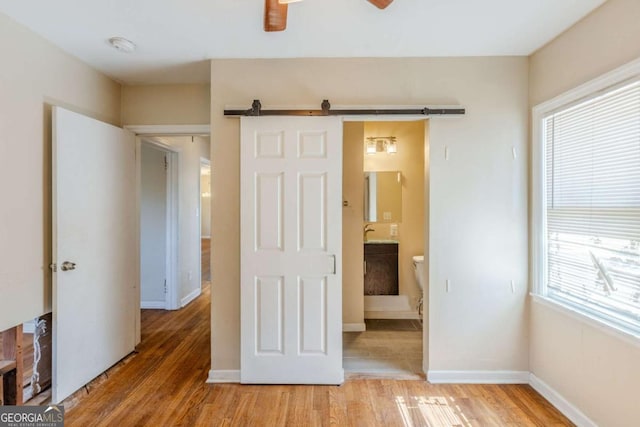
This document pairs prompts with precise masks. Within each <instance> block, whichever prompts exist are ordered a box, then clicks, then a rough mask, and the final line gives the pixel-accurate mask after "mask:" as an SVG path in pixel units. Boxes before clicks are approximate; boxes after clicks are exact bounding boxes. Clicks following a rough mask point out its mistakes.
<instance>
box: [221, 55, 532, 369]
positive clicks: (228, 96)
mask: <svg viewBox="0 0 640 427" xmlns="http://www.w3.org/2000/svg"><path fill="white" fill-rule="evenodd" d="M527 64H528V62H527V58H521V57H507V58H491V57H487V58H430V59H429V58H427V59H424V58H412V59H295V60H293V59H275V60H213V61H212V62H211V126H212V141H211V144H212V156H211V158H212V169H213V175H212V182H213V190H212V192H213V193H214V199H213V217H212V226H213V229H214V233H216V235H217V236H218V238H217V239H214V240H213V242H212V261H213V264H212V269H213V275H214V276H213V283H212V295H213V296H214V297H213V298H212V305H211V309H212V318H211V321H212V329H211V334H212V340H211V345H212V368H213V369H214V370H234V369H239V367H240V326H239V324H240V291H239V289H240V287H239V281H240V239H239V236H240V226H239V218H240V199H239V184H240V175H239V170H240V169H239V162H240V160H239V158H240V157H239V133H240V132H239V129H240V128H239V120H238V119H233V118H225V117H224V116H223V109H224V106H225V105H246V106H247V107H249V106H250V104H251V101H252V100H253V99H256V98H259V99H260V100H261V101H262V102H263V104H282V105H309V104H317V105H318V107H319V104H320V102H321V100H322V99H327V98H328V99H329V100H330V101H331V102H332V104H333V105H338V104H344V105H348V104H351V105H354V104H375V105H380V104H387V105H388V104H403V105H406V104H423V103H429V104H460V105H464V106H465V107H467V108H468V114H467V116H465V117H464V118H459V119H434V120H432V121H431V124H430V129H431V136H430V144H431V162H432V163H431V167H432V169H431V177H430V180H431V190H430V191H431V202H430V204H431V207H432V212H431V236H430V246H431V248H430V253H431V254H432V259H431V263H432V267H431V269H430V278H431V280H430V282H431V283H432V284H435V285H432V288H433V286H435V287H436V289H437V291H433V292H431V294H430V298H431V301H430V305H431V313H430V321H431V325H430V336H429V341H430V343H431V352H430V353H431V357H432V360H430V368H431V369H438V370H440V369H460V370H466V369H469V370H475V369H517V370H526V369H528V345H527V343H528V338H527V316H526V311H525V296H526V292H527V290H526V286H524V284H525V283H526V275H527V203H526V194H527V192H526V188H527V187H526V165H527V153H526V143H527V123H528V119H527V117H528V111H527V105H528V98H527V89H528V71H527ZM444 145H448V146H450V147H451V150H452V159H451V160H450V161H449V162H448V163H445V161H444V159H443V157H442V150H443V148H444ZM512 147H515V148H516V149H517V151H518V153H519V156H518V157H517V160H513V159H512V157H511V149H512ZM434 159H438V160H437V162H436V161H434ZM434 165H435V166H436V168H435V169H434V168H433V166H434ZM505 165H507V167H504V166H505ZM435 231H437V233H436V232H435ZM495 266H497V267H496V268H494V267H495ZM447 277H449V278H451V279H452V283H453V285H452V286H453V288H452V289H453V291H452V292H451V293H450V294H445V293H444V292H443V291H442V289H443V283H444V279H445V278H447ZM510 280H515V281H516V283H517V284H518V287H517V292H516V293H515V294H512V293H511V291H510ZM434 308H438V309H437V310H436V309H434Z"/></svg>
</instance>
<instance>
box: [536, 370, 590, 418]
mask: <svg viewBox="0 0 640 427" xmlns="http://www.w3.org/2000/svg"><path fill="white" fill-rule="evenodd" d="M529 384H530V385H531V387H533V389H534V390H535V391H537V392H538V393H540V394H541V395H542V397H544V398H545V399H547V400H548V401H549V402H550V403H551V404H552V405H553V406H555V407H556V408H557V409H558V410H559V411H560V412H562V414H563V415H564V416H565V417H567V418H569V419H570V420H571V421H572V422H573V423H574V424H575V425H577V426H578V427H597V424H596V423H594V422H593V421H592V420H591V419H590V418H589V417H587V416H586V415H585V414H584V413H582V411H580V409H578V408H576V407H575V406H573V404H571V402H569V401H568V400H567V399H565V398H564V396H562V395H561V394H560V393H558V392H557V391H556V390H555V389H554V388H552V387H551V386H550V385H549V384H547V383H545V382H544V381H542V380H541V379H540V378H538V377H536V376H535V375H533V374H529Z"/></svg>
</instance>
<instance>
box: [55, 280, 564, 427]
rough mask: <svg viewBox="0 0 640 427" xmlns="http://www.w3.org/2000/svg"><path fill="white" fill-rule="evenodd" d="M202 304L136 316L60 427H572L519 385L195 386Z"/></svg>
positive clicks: (201, 348) (203, 349)
mask: <svg viewBox="0 0 640 427" xmlns="http://www.w3.org/2000/svg"><path fill="white" fill-rule="evenodd" d="M209 298H210V291H209V288H207V289H206V290H205V291H204V292H203V294H202V295H201V296H200V297H199V298H198V299H196V300H195V301H194V302H193V303H191V304H190V305H189V306H187V307H186V308H185V309H183V310H179V311H173V312H165V311H161V310H144V311H143V316H142V322H143V329H142V331H143V338H142V344H141V345H140V346H139V349H138V353H137V354H133V355H131V356H129V357H128V358H126V359H125V360H123V361H122V362H120V363H119V364H118V365H116V366H115V367H114V368H112V369H111V370H110V371H108V372H107V373H106V374H105V375H103V376H102V377H101V378H100V379H98V380H97V381H94V383H92V384H90V385H89V386H88V387H87V389H86V390H82V391H80V392H79V393H77V394H76V395H75V396H74V397H73V398H71V399H69V400H68V401H67V402H65V404H66V406H67V416H66V425H67V426H89V425H90V426H119V427H129V426H284V425H287V426H320V425H337V426H367V427H370V426H385V427H386V426H407V427H408V426H416V427H417V426H500V425H509V426H520V425H521V426H545V427H546V426H566V425H572V424H571V423H570V422H569V421H568V420H567V419H566V418H564V417H563V416H562V415H561V414H560V413H559V412H558V411H557V410H555V409H554V408H553V407H552V406H551V405H550V404H549V403H548V402H546V401H545V400H544V399H543V398H542V397H541V396H540V395H539V394H537V393H536V392H535V391H534V390H533V389H532V388H531V387H529V386H523V385H431V384H429V383H427V382H425V381H398V380H348V381H346V382H345V384H343V385H342V386H340V387H337V386H280V385H276V386H243V385H237V384H216V385H211V384H205V380H206V378H207V374H208V371H209V364H210V362H209V351H210V347H209V325H210V320H209V319H210V316H209V309H210V308H209V307H210V306H209ZM87 391H88V393H87Z"/></svg>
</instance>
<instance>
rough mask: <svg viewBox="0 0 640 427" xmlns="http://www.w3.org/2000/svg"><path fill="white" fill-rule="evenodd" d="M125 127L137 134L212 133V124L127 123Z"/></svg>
mask: <svg viewBox="0 0 640 427" xmlns="http://www.w3.org/2000/svg"><path fill="white" fill-rule="evenodd" d="M124 128H125V129H127V130H129V131H131V132H133V133H135V134H136V135H204V134H207V135H208V134H210V133H211V126H210V125H127V126H124Z"/></svg>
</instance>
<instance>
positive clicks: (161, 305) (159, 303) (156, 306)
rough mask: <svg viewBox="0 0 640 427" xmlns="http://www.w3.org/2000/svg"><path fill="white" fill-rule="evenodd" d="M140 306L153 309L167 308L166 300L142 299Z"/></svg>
mask: <svg viewBox="0 0 640 427" xmlns="http://www.w3.org/2000/svg"><path fill="white" fill-rule="evenodd" d="M140 308H142V309H152V310H158V309H160V310H165V309H166V308H167V306H166V303H165V302H164V301H140Z"/></svg>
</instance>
